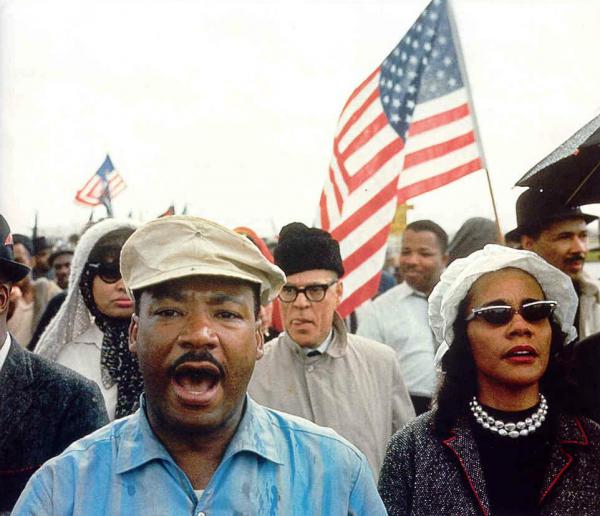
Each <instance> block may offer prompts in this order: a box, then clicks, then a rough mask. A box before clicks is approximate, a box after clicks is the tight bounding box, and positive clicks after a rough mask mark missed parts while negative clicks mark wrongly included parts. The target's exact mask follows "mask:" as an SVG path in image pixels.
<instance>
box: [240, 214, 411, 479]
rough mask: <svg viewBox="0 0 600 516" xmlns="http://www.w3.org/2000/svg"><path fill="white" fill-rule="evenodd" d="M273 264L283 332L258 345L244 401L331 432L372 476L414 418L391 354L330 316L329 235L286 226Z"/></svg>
mask: <svg viewBox="0 0 600 516" xmlns="http://www.w3.org/2000/svg"><path fill="white" fill-rule="evenodd" d="M274 257H275V263H276V265H278V266H279V267H281V268H282V269H283V271H284V272H285V273H286V275H287V283H286V284H285V285H284V287H283V289H282V290H281V293H280V294H279V299H280V301H281V311H282V317H283V321H284V326H285V332H284V333H283V334H281V335H280V336H279V337H278V338H277V339H276V340H273V341H270V342H268V343H267V344H266V345H265V356H264V357H263V359H262V360H261V361H260V362H259V363H258V364H257V367H256V369H255V371H254V376H253V377H252V381H251V382H250V386H249V392H250V395H251V396H252V397H253V398H255V399H256V400H257V401H259V402H261V403H264V404H265V405H266V406H268V407H272V408H275V409H277V410H282V411H284V412H289V413H290V414H295V415H298V416H301V417H305V418H307V419H310V420H312V421H314V422H315V423H317V424H319V425H323V426H329V427H331V428H333V429H334V430H335V431H336V432H339V433H340V434H341V435H342V436H344V437H346V438H347V439H348V440H349V441H350V442H352V443H353V444H354V445H356V446H357V447H358V448H359V449H360V450H361V451H362V452H363V453H365V455H366V456H367V458H368V459H369V463H370V464H371V467H372V469H373V473H374V474H375V475H378V474H379V469H380V467H381V464H382V462H383V457H384V454H385V449H386V446H387V444H388V442H389V440H390V438H391V436H392V435H393V433H394V432H395V431H396V430H398V429H399V428H401V427H402V426H403V425H404V424H405V423H406V422H407V421H408V420H409V419H410V418H412V417H414V409H413V406H412V403H411V401H410V397H409V394H408V391H407V389H406V387H405V385H404V382H403V380H402V376H401V373H400V368H399V364H398V360H397V358H396V354H395V353H394V351H393V350H392V349H391V348H389V347H388V346H386V345H384V344H381V343H378V342H374V341H372V340H369V339H366V338H364V337H358V336H356V335H351V334H348V333H347V332H346V328H345V325H344V322H343V320H342V318H341V317H340V316H339V315H338V314H337V313H336V308H337V307H338V305H339V304H340V301H341V299H342V291H343V286H342V280H341V278H342V276H343V275H344V267H343V265H342V258H341V256H340V248H339V244H338V242H337V241H335V240H334V239H333V238H332V237H331V235H330V234H329V233H327V232H326V231H323V230H321V229H316V228H308V227H306V226H305V225H304V224H301V223H292V224H288V225H287V226H286V227H284V228H283V229H282V230H281V233H280V235H279V243H278V245H277V247H276V248H275V252H274Z"/></svg>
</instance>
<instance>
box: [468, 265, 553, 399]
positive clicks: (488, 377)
mask: <svg viewBox="0 0 600 516" xmlns="http://www.w3.org/2000/svg"><path fill="white" fill-rule="evenodd" d="M544 299H545V296H544V293H543V291H542V289H541V287H540V285H539V284H538V282H537V281H536V280H535V279H534V278H533V277H532V276H531V275H529V274H528V273H526V272H524V271H522V270H520V269H514V268H507V269H502V270H500V271H496V272H490V273H487V274H485V275H483V276H481V277H480V278H479V279H478V280H477V281H476V282H475V283H474V284H473V286H472V287H471V290H470V291H469V295H468V298H467V300H468V305H467V315H468V314H471V313H472V310H473V309H479V308H484V307H490V306H498V305H504V306H509V307H511V308H512V314H511V317H509V316H508V314H505V318H504V319H501V320H494V319H493V318H491V317H489V316H488V318H490V320H487V318H486V316H485V315H484V314H481V315H479V316H475V317H473V318H472V319H471V320H469V321H468V323H467V337H468V340H469V343H470V346H471V350H472V353H473V359H474V362H475V366H476V369H477V383H478V391H479V392H478V398H479V400H480V401H481V402H482V403H484V404H491V405H493V402H491V401H492V400H493V399H494V397H495V395H497V393H498V392H501V391H503V390H504V391H514V390H515V389H518V390H521V391H523V390H525V391H528V390H529V391H531V393H532V398H534V397H535V396H537V393H538V392H539V381H540V379H541V377H542V376H543V375H544V373H545V371H546V369H547V367H548V361H549V357H550V343H551V339H552V329H551V326H550V320H549V317H550V313H551V310H544V309H541V307H539V306H538V307H536V308H535V309H534V310H531V308H529V309H527V308H526V309H525V310H524V311H521V310H522V309H523V305H527V304H528V303H534V302H536V301H542V300H544ZM516 311H519V313H515V312H516ZM505 312H507V311H506V310H505ZM548 312H550V313H548ZM506 319H508V320H506Z"/></svg>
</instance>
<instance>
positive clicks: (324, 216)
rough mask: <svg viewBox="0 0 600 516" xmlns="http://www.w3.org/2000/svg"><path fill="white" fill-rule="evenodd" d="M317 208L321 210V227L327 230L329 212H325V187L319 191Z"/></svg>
mask: <svg viewBox="0 0 600 516" xmlns="http://www.w3.org/2000/svg"><path fill="white" fill-rule="evenodd" d="M319 208H320V211H321V228H322V229H324V230H325V231H329V213H327V196H326V195H325V188H323V191H322V192H321V199H320V200H319Z"/></svg>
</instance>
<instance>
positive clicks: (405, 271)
mask: <svg viewBox="0 0 600 516" xmlns="http://www.w3.org/2000/svg"><path fill="white" fill-rule="evenodd" d="M447 263H448V255H447V254H445V253H444V252H443V251H442V249H441V247H440V242H439V240H438V237H437V235H436V234H435V233H433V232H432V231H414V230H412V229H407V230H406V231H405V232H404V235H403V237H402V249H401V251H400V260H399V265H400V272H401V273H402V277H403V278H404V281H406V283H408V285H409V286H410V287H411V288H413V289H414V290H417V291H418V292H422V293H423V294H425V295H427V296H428V295H429V294H430V293H431V291H432V290H433V287H434V286H435V285H436V283H437V282H438V281H439V279H440V275H441V274H442V271H443V270H444V267H446V264H447Z"/></svg>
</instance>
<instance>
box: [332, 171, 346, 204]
mask: <svg viewBox="0 0 600 516" xmlns="http://www.w3.org/2000/svg"><path fill="white" fill-rule="evenodd" d="M329 181H331V186H332V187H333V194H334V196H335V202H336V204H337V207H338V211H339V212H340V213H342V206H343V205H344V200H343V199H342V192H340V189H339V187H338V184H337V181H336V180H335V176H334V175H333V169H332V168H331V167H329Z"/></svg>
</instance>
